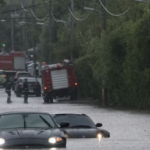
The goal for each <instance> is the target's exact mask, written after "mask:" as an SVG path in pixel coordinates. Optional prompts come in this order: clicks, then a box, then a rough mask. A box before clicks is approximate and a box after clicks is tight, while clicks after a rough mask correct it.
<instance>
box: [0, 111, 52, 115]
mask: <svg viewBox="0 0 150 150" xmlns="http://www.w3.org/2000/svg"><path fill="white" fill-rule="evenodd" d="M30 113H32V114H47V115H51V114H49V113H48V112H36V111H10V112H3V113H0V115H9V114H10V115H11V114H30Z"/></svg>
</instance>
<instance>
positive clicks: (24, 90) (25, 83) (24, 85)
mask: <svg viewBox="0 0 150 150" xmlns="http://www.w3.org/2000/svg"><path fill="white" fill-rule="evenodd" d="M27 81H28V80H27V79H26V78H25V79H24V82H23V93H24V103H28V94H29V88H28V82H27Z"/></svg>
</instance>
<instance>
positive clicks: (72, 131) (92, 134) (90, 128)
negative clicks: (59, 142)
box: [53, 114, 110, 139]
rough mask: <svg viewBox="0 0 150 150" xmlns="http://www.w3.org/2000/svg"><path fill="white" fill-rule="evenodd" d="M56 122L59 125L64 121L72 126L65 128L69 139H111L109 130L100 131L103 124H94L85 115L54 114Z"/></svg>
mask: <svg viewBox="0 0 150 150" xmlns="http://www.w3.org/2000/svg"><path fill="white" fill-rule="evenodd" d="M53 118H54V120H55V121H56V123H57V124H58V125H60V123H61V122H62V121H65V122H68V123H69V124H70V125H69V126H68V127H67V128H63V129H64V132H65V133H66V136H67V137H68V138H99V139H101V138H109V137H110V133H109V132H108V131H107V130H104V129H100V128H98V127H101V126H102V124H101V123H97V124H96V125H95V124H94V122H93V121H92V120H91V119H90V117H88V116H87V115H85V114H54V115H53Z"/></svg>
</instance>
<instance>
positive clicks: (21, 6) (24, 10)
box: [20, 3, 28, 11]
mask: <svg viewBox="0 0 150 150" xmlns="http://www.w3.org/2000/svg"><path fill="white" fill-rule="evenodd" d="M20 4H21V7H22V9H23V10H24V11H28V10H27V9H25V8H24V6H23V4H22V3H20Z"/></svg>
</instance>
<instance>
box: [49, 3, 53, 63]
mask: <svg viewBox="0 0 150 150" xmlns="http://www.w3.org/2000/svg"><path fill="white" fill-rule="evenodd" d="M51 11H52V2H51V0H49V63H50V64H51V63H52V51H53V41H52V36H53V34H52V15H51Z"/></svg>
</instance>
